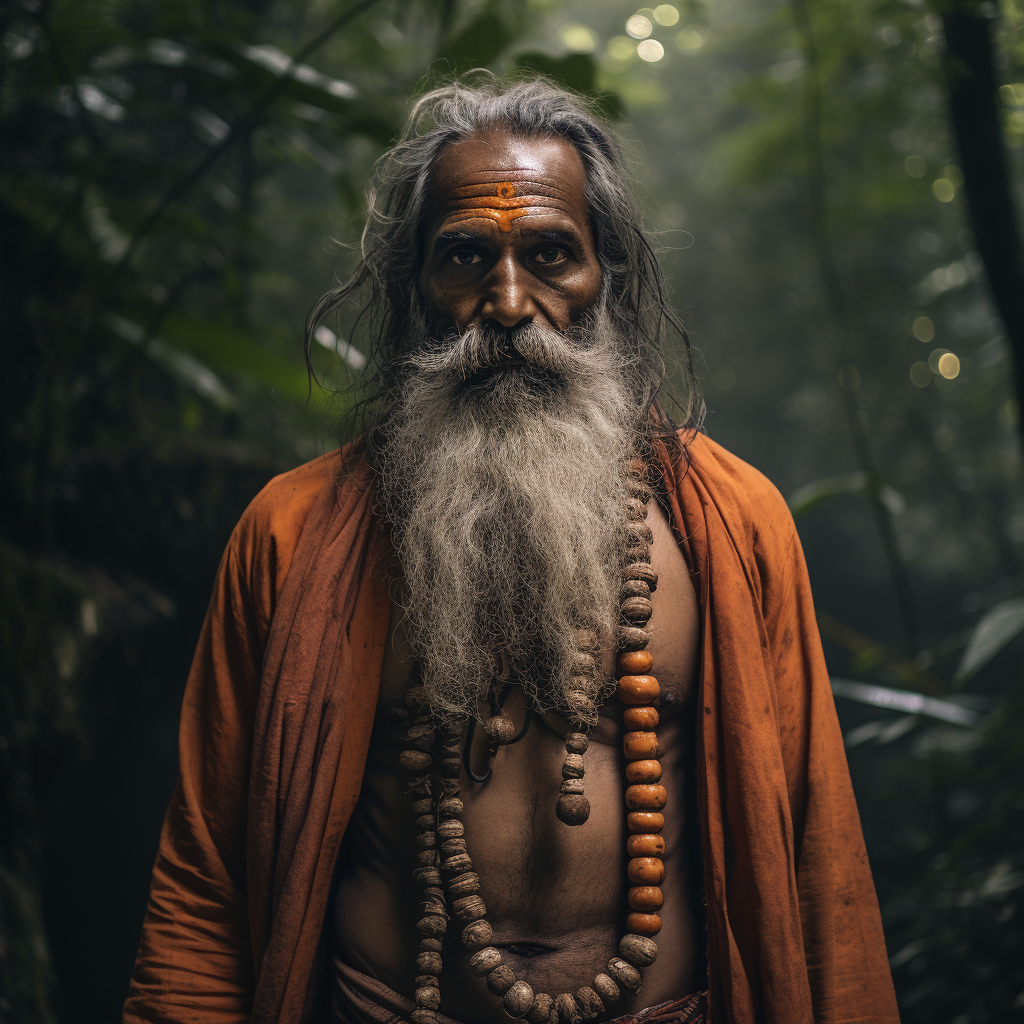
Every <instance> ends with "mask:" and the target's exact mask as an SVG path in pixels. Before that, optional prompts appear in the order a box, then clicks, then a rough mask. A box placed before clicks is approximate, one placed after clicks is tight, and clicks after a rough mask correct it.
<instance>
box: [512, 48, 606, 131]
mask: <svg viewBox="0 0 1024 1024" xmlns="http://www.w3.org/2000/svg"><path fill="white" fill-rule="evenodd" d="M515 66H516V67H517V68H521V69H523V70H528V71H535V72H536V73H537V74H539V75H545V76H547V77H548V78H551V79H553V80H554V81H556V82H559V83H561V84H562V85H564V86H566V88H568V89H572V90H573V91H574V92H578V93H582V94H583V95H585V96H589V97H590V98H591V99H592V100H593V101H594V103H595V104H596V106H597V108H598V110H600V111H601V113H602V114H604V116H605V117H607V118H608V119H609V120H612V121H617V120H620V119H621V118H623V117H625V107H624V105H623V103H622V100H621V98H620V97H619V96H617V95H616V94H615V93H612V92H598V91H597V86H596V81H597V64H596V62H595V61H594V58H593V57H591V56H590V54H589V53H570V54H568V55H567V56H565V57H552V56H551V55H550V54H548V53H541V52H540V51H536V50H530V51H528V52H526V53H520V54H518V55H517V57H516V62H515Z"/></svg>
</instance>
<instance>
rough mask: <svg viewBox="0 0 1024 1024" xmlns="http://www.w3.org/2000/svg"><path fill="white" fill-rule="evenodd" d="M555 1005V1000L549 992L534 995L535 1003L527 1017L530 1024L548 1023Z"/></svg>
mask: <svg viewBox="0 0 1024 1024" xmlns="http://www.w3.org/2000/svg"><path fill="white" fill-rule="evenodd" d="M554 1006H555V1001H554V999H552V998H551V996H549V995H548V994H547V992H538V993H537V994H536V995H535V996H534V997H533V1005H532V1006H531V1007H530V1009H529V1012H528V1013H527V1014H526V1019H527V1020H528V1021H529V1022H530V1024H547V1022H548V1018H549V1017H550V1016H551V1011H552V1009H554Z"/></svg>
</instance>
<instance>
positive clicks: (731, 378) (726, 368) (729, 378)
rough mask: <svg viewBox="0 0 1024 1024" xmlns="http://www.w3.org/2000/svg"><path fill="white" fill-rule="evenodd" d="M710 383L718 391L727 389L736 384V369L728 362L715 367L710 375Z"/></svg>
mask: <svg viewBox="0 0 1024 1024" xmlns="http://www.w3.org/2000/svg"><path fill="white" fill-rule="evenodd" d="M711 383H712V384H713V385H714V386H715V387H716V388H717V389H718V390H719V391H728V390H729V389H730V388H732V387H734V386H735V384H736V371H735V370H734V369H733V368H732V367H731V366H730V365H729V364H728V363H725V364H724V365H722V366H719V367H717V368H716V370H715V372H714V373H713V374H712V375H711Z"/></svg>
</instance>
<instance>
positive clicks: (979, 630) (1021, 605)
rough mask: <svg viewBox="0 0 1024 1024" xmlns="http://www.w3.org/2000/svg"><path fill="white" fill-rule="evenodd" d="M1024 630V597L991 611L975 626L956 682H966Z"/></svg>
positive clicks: (1013, 599) (1002, 602) (1003, 602)
mask: <svg viewBox="0 0 1024 1024" xmlns="http://www.w3.org/2000/svg"><path fill="white" fill-rule="evenodd" d="M1022 629H1024V598H1021V597H1015V598H1011V599H1010V600H1009V601H1000V602H999V604H997V605H995V606H994V607H992V608H990V609H989V610H988V611H987V612H986V613H985V614H984V615H983V616H982V618H981V621H980V622H979V623H978V625H977V626H975V627H974V633H973V634H972V635H971V639H970V640H969V641H968V642H967V650H965V651H964V656H963V658H962V659H961V661H960V667H959V668H958V669H957V670H956V676H955V681H956V682H957V683H961V682H963V681H964V680H965V679H968V678H970V677H971V676H973V675H974V674H975V673H976V672H977V671H978V670H979V669H980V668H981V667H982V666H983V665H985V664H986V663H987V662H989V661H990V660H991V659H992V658H993V657H995V655H996V654H998V653H999V652H1000V651H1001V650H1002V649H1003V648H1004V647H1005V646H1006V645H1007V644H1008V643H1009V642H1010V641H1011V640H1012V639H1013V638H1014V637H1015V636H1016V635H1017V634H1018V633H1019V632H1020V631H1021V630H1022Z"/></svg>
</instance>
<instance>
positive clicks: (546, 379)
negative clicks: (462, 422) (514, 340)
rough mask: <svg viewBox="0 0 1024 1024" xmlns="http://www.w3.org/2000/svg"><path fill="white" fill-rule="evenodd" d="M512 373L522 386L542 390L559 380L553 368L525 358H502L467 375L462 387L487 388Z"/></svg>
mask: <svg viewBox="0 0 1024 1024" xmlns="http://www.w3.org/2000/svg"><path fill="white" fill-rule="evenodd" d="M512 375H514V376H516V377H517V378H518V379H519V380H520V381H521V382H522V383H523V385H524V386H526V387H529V388H534V389H537V390H543V391H546V390H550V389H552V388H554V387H555V386H557V384H558V383H559V381H560V380H561V378H560V376H559V375H558V374H557V373H556V372H555V371H554V370H549V369H548V368H547V367H544V366H539V365H538V364H537V363H531V362H529V361H528V360H526V359H503V360H501V361H500V362H497V363H493V364H491V365H490V366H485V367H484V368H483V369H481V370H478V371H477V372H476V373H474V374H471V375H470V376H468V377H467V378H466V379H465V381H464V382H463V387H464V388H465V390H467V391H472V390H474V389H487V388H488V387H491V386H494V385H496V384H498V383H499V382H500V381H502V380H505V379H507V378H508V377H509V376H512Z"/></svg>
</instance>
